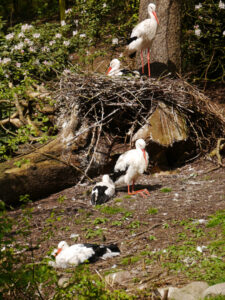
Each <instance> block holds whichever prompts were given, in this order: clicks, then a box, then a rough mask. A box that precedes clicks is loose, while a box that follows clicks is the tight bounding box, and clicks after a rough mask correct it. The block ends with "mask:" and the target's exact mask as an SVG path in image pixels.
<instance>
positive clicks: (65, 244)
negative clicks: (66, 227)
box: [55, 241, 69, 256]
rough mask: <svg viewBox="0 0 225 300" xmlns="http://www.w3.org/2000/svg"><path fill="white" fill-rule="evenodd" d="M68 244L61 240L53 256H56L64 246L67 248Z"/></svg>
mask: <svg viewBox="0 0 225 300" xmlns="http://www.w3.org/2000/svg"><path fill="white" fill-rule="evenodd" d="M68 247H69V246H68V244H67V242H65V241H61V242H60V243H59V244H58V247H57V251H56V253H55V256H57V255H58V254H59V253H60V252H61V251H62V250H65V249H66V248H68Z"/></svg>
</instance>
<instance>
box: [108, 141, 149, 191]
mask: <svg viewBox="0 0 225 300" xmlns="http://www.w3.org/2000/svg"><path fill="white" fill-rule="evenodd" d="M135 146H136V149H132V150H129V151H126V152H125V153H123V154H121V155H120V157H119V158H118V160H117V162H116V165H115V167H114V173H113V174H112V175H111V178H112V179H113V181H115V183H116V184H120V183H126V184H127V191H128V195H135V194H137V193H140V194H141V195H142V196H143V197H145V194H147V195H150V194H149V192H148V190H147V189H142V190H138V191H134V183H135V181H136V179H137V178H138V176H140V175H141V174H143V173H144V172H145V171H146V170H147V167H148V153H147V152H146V150H145V146H146V143H145V141H144V140H143V139H138V140H137V141H136V143H135ZM131 184H132V191H130V185H131Z"/></svg>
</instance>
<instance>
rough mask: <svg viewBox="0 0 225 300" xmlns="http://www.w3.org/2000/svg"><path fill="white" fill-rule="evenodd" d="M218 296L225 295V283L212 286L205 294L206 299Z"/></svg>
mask: <svg viewBox="0 0 225 300" xmlns="http://www.w3.org/2000/svg"><path fill="white" fill-rule="evenodd" d="M217 295H225V282H223V283H218V284H215V285H212V286H210V287H208V288H207V289H206V290H205V291H204V293H203V296H204V298H205V297H208V296H217Z"/></svg>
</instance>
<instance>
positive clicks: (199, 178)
mask: <svg viewBox="0 0 225 300" xmlns="http://www.w3.org/2000/svg"><path fill="white" fill-rule="evenodd" d="M215 166H216V165H215V164H214V163H212V162H210V161H208V160H206V159H203V158H202V159H199V160H196V161H194V162H192V163H190V164H187V165H185V166H183V167H181V168H179V169H176V170H173V171H166V172H159V173H155V174H150V171H151V168H149V170H148V172H149V174H145V175H143V176H141V177H140V178H139V180H138V182H137V186H136V188H146V189H148V191H149V192H150V195H149V196H147V197H146V198H143V197H142V196H141V195H135V196H132V197H127V193H126V187H119V188H117V191H116V195H115V197H114V198H113V199H112V200H110V201H109V202H108V203H106V204H104V205H103V206H101V207H105V206H110V207H117V208H122V209H123V210H121V212H118V213H115V214H107V213H103V212H101V211H100V208H99V207H97V208H96V207H94V206H92V205H91V204H90V194H89V193H90V191H91V189H92V185H91V184H90V183H89V182H85V183H83V184H79V185H77V186H75V187H71V188H68V189H65V190H63V191H61V192H59V193H56V194H53V195H51V196H50V197H47V198H45V199H42V200H39V201H36V202H34V203H31V204H30V205H29V206H30V207H32V208H33V212H32V219H31V228H32V232H31V235H30V236H29V237H28V242H29V243H32V245H33V246H36V245H37V246H38V247H37V249H36V248H35V247H34V249H35V250H34V253H33V254H34V256H35V257H36V259H37V260H39V259H42V258H43V257H45V256H46V255H47V253H48V251H49V250H50V249H52V248H54V247H56V246H57V244H58V242H59V241H61V240H66V241H67V242H68V243H69V244H72V243H74V241H76V242H82V243H83V242H88V243H90V242H91V243H106V244H107V243H117V244H118V246H119V248H120V250H121V256H120V257H115V258H113V259H109V260H106V261H102V260H100V261H98V262H96V263H95V264H93V265H91V268H92V269H93V270H94V269H95V270H96V269H97V270H98V271H99V272H100V273H101V274H104V273H105V271H108V270H110V269H111V268H112V266H113V265H116V266H117V268H119V269H120V270H129V271H130V272H131V273H132V274H133V277H138V278H139V281H138V284H140V282H141V283H143V282H145V281H146V278H148V280H149V279H151V285H153V284H156V285H157V286H165V285H168V284H172V285H175V286H180V285H183V284H184V283H187V282H189V279H188V278H186V277H185V276H183V275H182V274H179V276H178V275H176V274H170V273H168V272H167V271H166V270H164V269H162V268H161V267H160V266H159V265H157V264H156V265H155V267H154V268H148V267H146V266H145V268H144V267H143V261H139V262H138V263H137V264H135V265H129V264H128V265H123V264H121V261H122V259H123V258H125V257H129V256H130V257H131V256H135V255H137V254H138V253H140V252H141V251H143V250H146V249H148V250H151V251H152V250H154V249H164V248H166V247H168V246H169V245H173V244H174V243H176V241H177V237H178V234H179V233H180V232H181V230H182V228H180V227H179V226H178V225H176V224H177V223H176V222H175V220H187V219H190V218H191V219H194V220H199V219H207V217H208V216H209V215H210V214H213V213H214V212H216V211H218V210H220V209H225V172H224V168H222V167H220V168H215ZM95 180H96V181H99V180H100V178H95ZM163 188H169V189H167V192H165V190H164V192H163V190H162V189H163ZM149 208H156V209H157V210H158V212H157V213H156V214H149V213H148V209H149ZM126 212H131V213H132V216H131V215H130V214H126ZM10 215H11V216H12V217H13V218H17V219H18V220H19V219H20V216H21V215H22V210H21V208H19V209H16V210H14V211H12V212H10ZM98 218H101V219H102V222H103V223H101V220H100V219H98ZM96 220H97V221H96ZM98 220H100V221H98ZM115 221H117V222H121V224H119V223H118V224H117V225H115V224H116V223H115ZM98 223H99V224H98ZM18 224H20V221H18ZM21 224H22V221H21ZM135 224H136V225H135ZM165 224H168V225H169V227H168V228H167V229H166V230H165ZM18 226H20V225H18ZM94 233H96V236H93V234H94ZM97 233H99V234H97ZM72 234H78V235H79V236H78V238H75V239H74V238H72ZM149 236H154V237H155V238H156V239H155V240H150V239H149ZM46 237H47V238H46ZM39 241H41V242H40V244H39ZM21 242H22V243H23V242H24V241H21ZM38 244H39V245H38ZM143 268H144V270H143ZM138 284H137V285H138ZM133 285H135V284H134V283H133Z"/></svg>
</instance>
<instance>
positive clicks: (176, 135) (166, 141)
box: [132, 101, 188, 147]
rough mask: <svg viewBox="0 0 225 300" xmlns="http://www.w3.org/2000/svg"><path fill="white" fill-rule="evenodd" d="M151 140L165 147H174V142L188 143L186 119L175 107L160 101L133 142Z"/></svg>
mask: <svg viewBox="0 0 225 300" xmlns="http://www.w3.org/2000/svg"><path fill="white" fill-rule="evenodd" d="M149 138H150V140H151V141H153V142H156V143H158V144H160V145H161V146H165V147H169V146H172V145H173V143H174V142H180V141H186V140H187V138H188V129H187V125H186V122H185V118H184V117H183V116H182V115H181V114H180V113H179V112H178V111H177V110H176V109H174V108H173V107H169V106H167V105H166V104H165V103H163V102H161V101H159V102H158V106H157V108H156V110H155V111H154V112H153V114H152V115H151V116H150V117H149V118H148V120H147V123H146V124H145V125H144V126H143V127H141V128H140V129H139V130H138V131H137V132H136V133H135V134H134V136H133V139H132V141H136V140H137V139H144V140H148V139H149Z"/></svg>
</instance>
